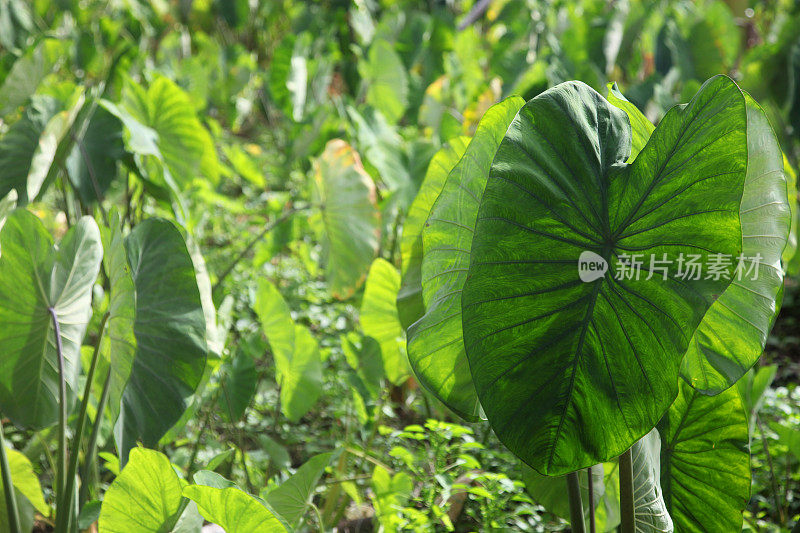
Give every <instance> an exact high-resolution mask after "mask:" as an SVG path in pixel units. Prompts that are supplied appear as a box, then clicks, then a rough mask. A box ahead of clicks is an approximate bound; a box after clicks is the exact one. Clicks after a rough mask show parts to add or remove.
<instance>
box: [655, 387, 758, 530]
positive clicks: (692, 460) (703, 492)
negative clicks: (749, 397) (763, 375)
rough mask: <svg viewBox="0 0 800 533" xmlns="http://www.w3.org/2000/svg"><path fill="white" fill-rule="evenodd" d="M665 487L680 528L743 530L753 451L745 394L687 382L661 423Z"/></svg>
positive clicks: (665, 494)
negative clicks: (708, 391) (707, 392)
mask: <svg viewBox="0 0 800 533" xmlns="http://www.w3.org/2000/svg"><path fill="white" fill-rule="evenodd" d="M658 432H659V433H660V434H661V441H662V442H661V447H662V450H661V487H662V489H663V491H664V500H665V501H666V504H667V509H668V510H669V513H670V514H671V515H672V519H673V521H674V522H675V530H676V531H680V532H681V533H683V532H684V531H687V532H688V531H741V529H742V510H743V509H744V508H745V506H746V505H747V502H748V500H749V499H750V453H749V446H748V445H749V440H748V433H747V416H746V415H745V412H744V408H743V407H742V402H741V400H740V399H739V393H738V392H737V390H736V388H735V387H733V388H730V389H728V390H726V391H724V392H722V393H720V394H719V395H717V396H704V395H703V394H701V393H699V392H697V391H695V390H693V389H692V388H691V387H689V386H688V385H687V384H685V383H681V384H680V392H679V394H678V398H677V399H676V400H675V403H674V404H672V407H670V408H669V411H668V412H667V414H666V415H665V416H664V418H663V420H661V422H660V423H659V424H658Z"/></svg>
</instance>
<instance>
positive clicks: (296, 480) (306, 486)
mask: <svg viewBox="0 0 800 533" xmlns="http://www.w3.org/2000/svg"><path fill="white" fill-rule="evenodd" d="M332 456H333V454H332V453H321V454H319V455H315V456H314V457H312V458H311V459H309V460H308V461H306V462H305V463H304V464H303V466H301V467H300V468H298V469H297V472H295V473H294V474H293V475H292V477H290V478H289V479H287V480H286V481H284V482H283V483H281V484H280V485H279V486H278V487H276V488H275V489H274V490H272V491H271V492H270V493H269V494H267V496H266V500H267V503H268V504H269V505H270V507H272V509H273V510H274V511H275V512H276V513H278V514H280V515H281V516H282V517H283V519H284V520H286V521H287V522H288V523H289V524H290V525H291V526H293V527H296V526H297V523H298V522H300V519H301V518H303V515H304V514H305V513H306V510H307V509H308V504H309V502H310V500H311V497H312V496H313V495H314V489H316V488H317V483H318V482H319V478H321V477H322V474H323V473H324V472H325V468H326V467H327V466H328V464H329V463H330V461H331V457H332Z"/></svg>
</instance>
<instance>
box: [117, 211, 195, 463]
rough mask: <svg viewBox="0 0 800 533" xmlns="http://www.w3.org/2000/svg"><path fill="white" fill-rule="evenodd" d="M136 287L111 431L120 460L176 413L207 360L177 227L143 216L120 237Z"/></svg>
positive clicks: (151, 439) (148, 442) (149, 442)
mask: <svg viewBox="0 0 800 533" xmlns="http://www.w3.org/2000/svg"><path fill="white" fill-rule="evenodd" d="M125 248H126V249H127V252H128V263H129V264H130V265H131V269H132V275H133V281H134V284H135V286H136V322H135V325H134V334H135V336H136V356H135V359H134V361H133V369H132V371H131V375H130V378H129V380H128V384H127V386H126V387H125V392H124V393H123V395H122V405H121V410H120V416H119V419H118V420H117V425H116V428H115V438H116V441H117V447H118V448H119V451H120V456H121V458H122V463H123V464H124V463H125V458H126V456H127V454H128V451H129V450H130V449H131V448H133V447H134V446H135V445H136V442H137V441H141V442H142V443H143V444H144V445H145V446H155V445H156V444H158V440H159V439H160V438H161V437H162V436H163V435H164V434H165V433H166V432H167V431H168V430H169V428H170V427H171V426H172V425H173V424H174V423H175V422H177V421H178V419H180V417H181V415H182V414H183V412H184V411H185V410H186V407H187V404H188V400H189V398H190V397H191V396H192V394H193V393H194V391H195V388H196V387H197V385H198V384H199V383H200V379H201V378H202V377H203V370H204V369H205V366H206V353H207V351H208V350H207V347H206V340H205V334H206V323H205V317H204V315H203V308H202V305H201V303H200V293H199V291H198V288H197V280H196V278H195V274H194V267H193V266H192V258H191V257H190V256H189V252H188V251H187V249H186V243H185V242H184V241H183V236H181V232H180V231H179V230H178V228H176V227H175V225H173V224H172V223H171V222H169V221H166V220H162V219H157V218H150V219H147V220H145V221H144V222H142V223H141V224H139V225H138V226H136V227H135V228H134V229H133V231H131V233H130V234H129V235H128V236H127V238H126V239H125Z"/></svg>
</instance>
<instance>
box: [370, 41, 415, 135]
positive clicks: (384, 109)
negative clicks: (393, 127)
mask: <svg viewBox="0 0 800 533" xmlns="http://www.w3.org/2000/svg"><path fill="white" fill-rule="evenodd" d="M363 65H364V71H365V72H364V77H365V79H366V80H367V83H368V88H367V103H368V104H370V105H371V106H373V107H374V108H376V109H378V110H379V111H380V112H381V113H383V115H384V116H385V117H386V120H388V121H389V122H391V123H393V124H394V123H396V122H397V121H398V120H400V119H401V118H402V117H403V113H404V112H405V110H406V106H407V105H408V75H407V74H406V68H405V66H404V65H403V61H402V59H400V56H398V55H397V52H395V51H394V47H393V46H392V45H391V44H390V43H389V42H387V41H385V40H383V39H379V40H376V41H375V42H373V43H372V46H370V47H369V54H368V56H367V61H366V62H365V63H363Z"/></svg>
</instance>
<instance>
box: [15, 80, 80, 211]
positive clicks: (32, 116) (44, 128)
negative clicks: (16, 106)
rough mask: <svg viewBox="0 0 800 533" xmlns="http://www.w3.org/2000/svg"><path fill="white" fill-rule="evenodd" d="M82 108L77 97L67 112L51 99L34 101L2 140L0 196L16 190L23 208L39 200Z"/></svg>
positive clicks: (35, 98) (45, 97)
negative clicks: (60, 148) (64, 140)
mask: <svg viewBox="0 0 800 533" xmlns="http://www.w3.org/2000/svg"><path fill="white" fill-rule="evenodd" d="M82 105H83V98H82V96H79V95H78V93H76V98H75V101H74V102H72V103H71V104H70V105H69V106H68V107H67V109H64V107H63V105H62V104H61V102H59V101H58V100H56V99H55V98H53V97H52V96H34V97H33V98H32V99H31V103H30V105H29V106H28V107H27V108H26V109H25V113H24V114H23V116H22V118H21V119H20V120H18V121H17V122H15V123H14V124H13V125H12V126H11V128H9V130H8V132H7V133H6V134H5V135H3V137H2V138H0V168H3V169H4V171H3V176H2V177H0V195H5V194H7V193H8V191H10V190H12V189H15V190H16V191H17V194H18V195H19V203H20V205H25V204H27V203H28V202H31V201H33V199H34V198H36V196H37V195H38V194H39V192H40V191H41V188H42V186H43V184H44V182H45V180H46V178H47V177H48V175H49V173H50V169H51V166H52V165H53V162H54V161H55V159H56V153H57V151H58V147H59V143H61V140H62V139H63V138H64V136H65V135H66V133H67V131H68V130H69V128H70V127H71V126H72V123H73V121H74V120H75V116H76V115H77V113H78V111H79V110H80V108H81V106H82Z"/></svg>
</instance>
